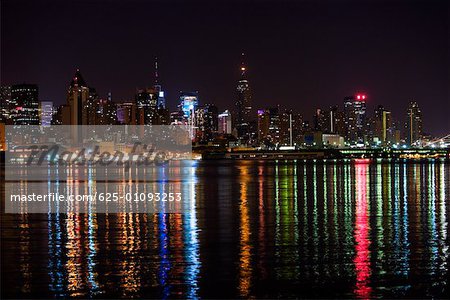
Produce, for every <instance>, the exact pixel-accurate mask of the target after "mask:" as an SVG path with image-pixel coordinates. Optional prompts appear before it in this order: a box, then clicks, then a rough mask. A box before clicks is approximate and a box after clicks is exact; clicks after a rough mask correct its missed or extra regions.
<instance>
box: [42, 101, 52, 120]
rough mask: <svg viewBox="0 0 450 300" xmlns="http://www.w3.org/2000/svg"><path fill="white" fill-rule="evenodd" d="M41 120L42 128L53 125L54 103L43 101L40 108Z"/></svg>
mask: <svg viewBox="0 0 450 300" xmlns="http://www.w3.org/2000/svg"><path fill="white" fill-rule="evenodd" d="M39 119H40V124H41V125H42V126H50V125H52V119H53V102H52V101H41V103H40V107H39Z"/></svg>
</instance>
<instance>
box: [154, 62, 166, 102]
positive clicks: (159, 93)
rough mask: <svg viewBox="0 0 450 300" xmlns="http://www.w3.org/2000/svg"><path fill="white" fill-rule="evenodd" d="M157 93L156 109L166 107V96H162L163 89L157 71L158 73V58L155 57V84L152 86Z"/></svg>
mask: <svg viewBox="0 0 450 300" xmlns="http://www.w3.org/2000/svg"><path fill="white" fill-rule="evenodd" d="M153 88H154V89H155V92H156V94H157V99H158V100H157V106H158V109H160V108H166V98H165V96H164V91H163V90H162V87H161V84H160V83H159V73H158V58H157V57H155V84H154V86H153Z"/></svg>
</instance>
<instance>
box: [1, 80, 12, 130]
mask: <svg viewBox="0 0 450 300" xmlns="http://www.w3.org/2000/svg"><path fill="white" fill-rule="evenodd" d="M11 108H12V106H11V87H10V86H6V85H2V86H0V122H6V123H8V122H9V121H10V113H11Z"/></svg>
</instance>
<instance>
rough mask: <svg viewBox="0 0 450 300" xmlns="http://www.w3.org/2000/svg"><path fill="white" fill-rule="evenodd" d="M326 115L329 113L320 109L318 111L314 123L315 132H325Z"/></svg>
mask: <svg viewBox="0 0 450 300" xmlns="http://www.w3.org/2000/svg"><path fill="white" fill-rule="evenodd" d="M326 114H327V112H325V111H323V110H322V109H320V108H317V109H316V112H315V114H314V117H313V121H314V130H315V131H325V129H326V128H325V127H326Z"/></svg>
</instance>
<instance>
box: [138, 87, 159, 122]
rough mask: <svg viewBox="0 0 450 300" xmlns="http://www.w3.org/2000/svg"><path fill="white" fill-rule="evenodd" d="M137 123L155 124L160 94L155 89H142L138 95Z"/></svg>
mask: <svg viewBox="0 0 450 300" xmlns="http://www.w3.org/2000/svg"><path fill="white" fill-rule="evenodd" d="M135 99H136V111H137V115H138V116H137V117H136V120H137V123H138V124H140V125H144V124H153V121H154V119H155V118H156V114H157V110H158V93H157V91H156V90H155V89H153V88H149V89H141V90H138V91H137V93H136V97H135Z"/></svg>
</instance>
